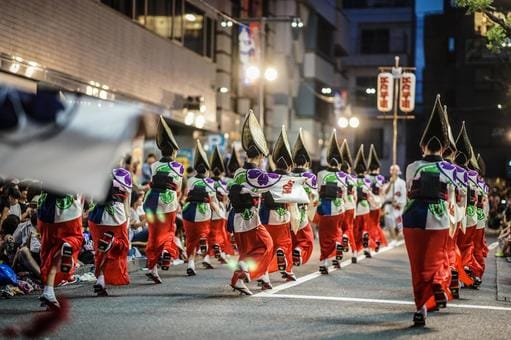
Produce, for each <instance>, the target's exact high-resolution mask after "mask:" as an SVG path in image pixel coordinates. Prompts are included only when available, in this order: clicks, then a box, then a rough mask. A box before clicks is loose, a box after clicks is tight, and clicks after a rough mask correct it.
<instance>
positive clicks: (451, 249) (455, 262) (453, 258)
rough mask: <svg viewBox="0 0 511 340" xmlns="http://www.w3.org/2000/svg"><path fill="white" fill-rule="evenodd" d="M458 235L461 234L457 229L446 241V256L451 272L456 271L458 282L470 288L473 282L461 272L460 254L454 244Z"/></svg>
mask: <svg viewBox="0 0 511 340" xmlns="http://www.w3.org/2000/svg"><path fill="white" fill-rule="evenodd" d="M458 233H461V230H460V229H459V228H458V229H456V233H455V234H454V235H453V237H449V239H448V240H447V256H448V258H449V267H450V268H451V270H456V271H457V272H458V278H459V281H461V282H462V283H464V284H466V285H469V286H470V285H472V284H473V283H474V280H472V278H471V277H470V276H468V275H467V274H466V273H465V271H464V270H463V263H462V261H461V253H460V250H459V248H458V245H457V244H456V239H457V238H458Z"/></svg>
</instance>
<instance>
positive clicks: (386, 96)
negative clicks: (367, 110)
mask: <svg viewBox="0 0 511 340" xmlns="http://www.w3.org/2000/svg"><path fill="white" fill-rule="evenodd" d="M377 92H378V102H377V103H378V111H381V112H390V111H391V110H392V104H393V103H392V102H393V98H394V77H393V76H392V73H389V72H382V73H380V74H378V89H377Z"/></svg>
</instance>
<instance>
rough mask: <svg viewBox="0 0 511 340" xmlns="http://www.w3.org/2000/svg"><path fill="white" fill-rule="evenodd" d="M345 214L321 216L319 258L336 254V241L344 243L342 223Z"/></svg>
mask: <svg viewBox="0 0 511 340" xmlns="http://www.w3.org/2000/svg"><path fill="white" fill-rule="evenodd" d="M343 218H344V214H340V215H335V216H322V215H320V216H319V225H318V234H319V246H320V248H321V254H320V256H319V260H320V261H323V260H326V259H329V258H331V257H333V256H335V246H336V243H342V235H341V227H340V226H341V224H342V220H343Z"/></svg>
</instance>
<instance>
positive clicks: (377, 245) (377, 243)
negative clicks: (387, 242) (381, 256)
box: [374, 240, 381, 253]
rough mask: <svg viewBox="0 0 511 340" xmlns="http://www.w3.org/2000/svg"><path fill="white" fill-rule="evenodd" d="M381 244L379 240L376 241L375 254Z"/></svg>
mask: <svg viewBox="0 0 511 340" xmlns="http://www.w3.org/2000/svg"><path fill="white" fill-rule="evenodd" d="M380 246H381V242H380V240H378V241H376V248H374V252H375V253H377V252H379V251H380Z"/></svg>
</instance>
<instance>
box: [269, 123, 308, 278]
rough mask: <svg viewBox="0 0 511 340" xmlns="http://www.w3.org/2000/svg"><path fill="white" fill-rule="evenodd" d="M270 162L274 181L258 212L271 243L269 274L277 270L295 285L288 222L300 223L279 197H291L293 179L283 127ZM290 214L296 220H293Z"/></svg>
mask: <svg viewBox="0 0 511 340" xmlns="http://www.w3.org/2000/svg"><path fill="white" fill-rule="evenodd" d="M272 160H273V163H274V165H275V170H274V171H273V173H271V174H270V176H272V177H273V178H274V180H272V181H271V182H270V183H269V185H271V186H270V187H269V188H268V189H269V190H268V191H266V192H265V193H263V195H262V202H261V209H260V210H259V216H260V218H261V222H262V224H263V225H264V227H265V228H266V229H267V230H268V232H269V233H270V235H271V238H272V240H273V254H274V257H273V260H272V263H271V264H270V267H269V272H270V273H273V272H275V271H277V270H278V271H280V273H281V274H282V278H284V279H286V280H287V281H296V275H295V274H294V273H293V247H292V240H291V220H292V218H295V219H299V216H298V215H299V212H298V207H297V206H296V205H295V204H293V201H288V200H286V199H285V198H284V197H282V196H283V195H282V194H283V193H284V192H286V191H288V193H289V194H291V191H292V189H293V185H294V181H293V180H292V179H293V178H294V176H290V175H289V170H291V168H292V166H293V155H292V153H291V148H290V146H289V142H288V138H287V133H286V130H285V128H284V126H282V129H281V130H280V135H279V137H278V138H277V141H276V142H275V146H274V148H273V153H272ZM275 174H276V175H278V177H277V176H275ZM307 202H308V198H307ZM303 203H305V202H303ZM293 212H294V214H295V216H292V214H293ZM298 223H299V222H298ZM298 223H297V224H298ZM295 231H296V230H295Z"/></svg>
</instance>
